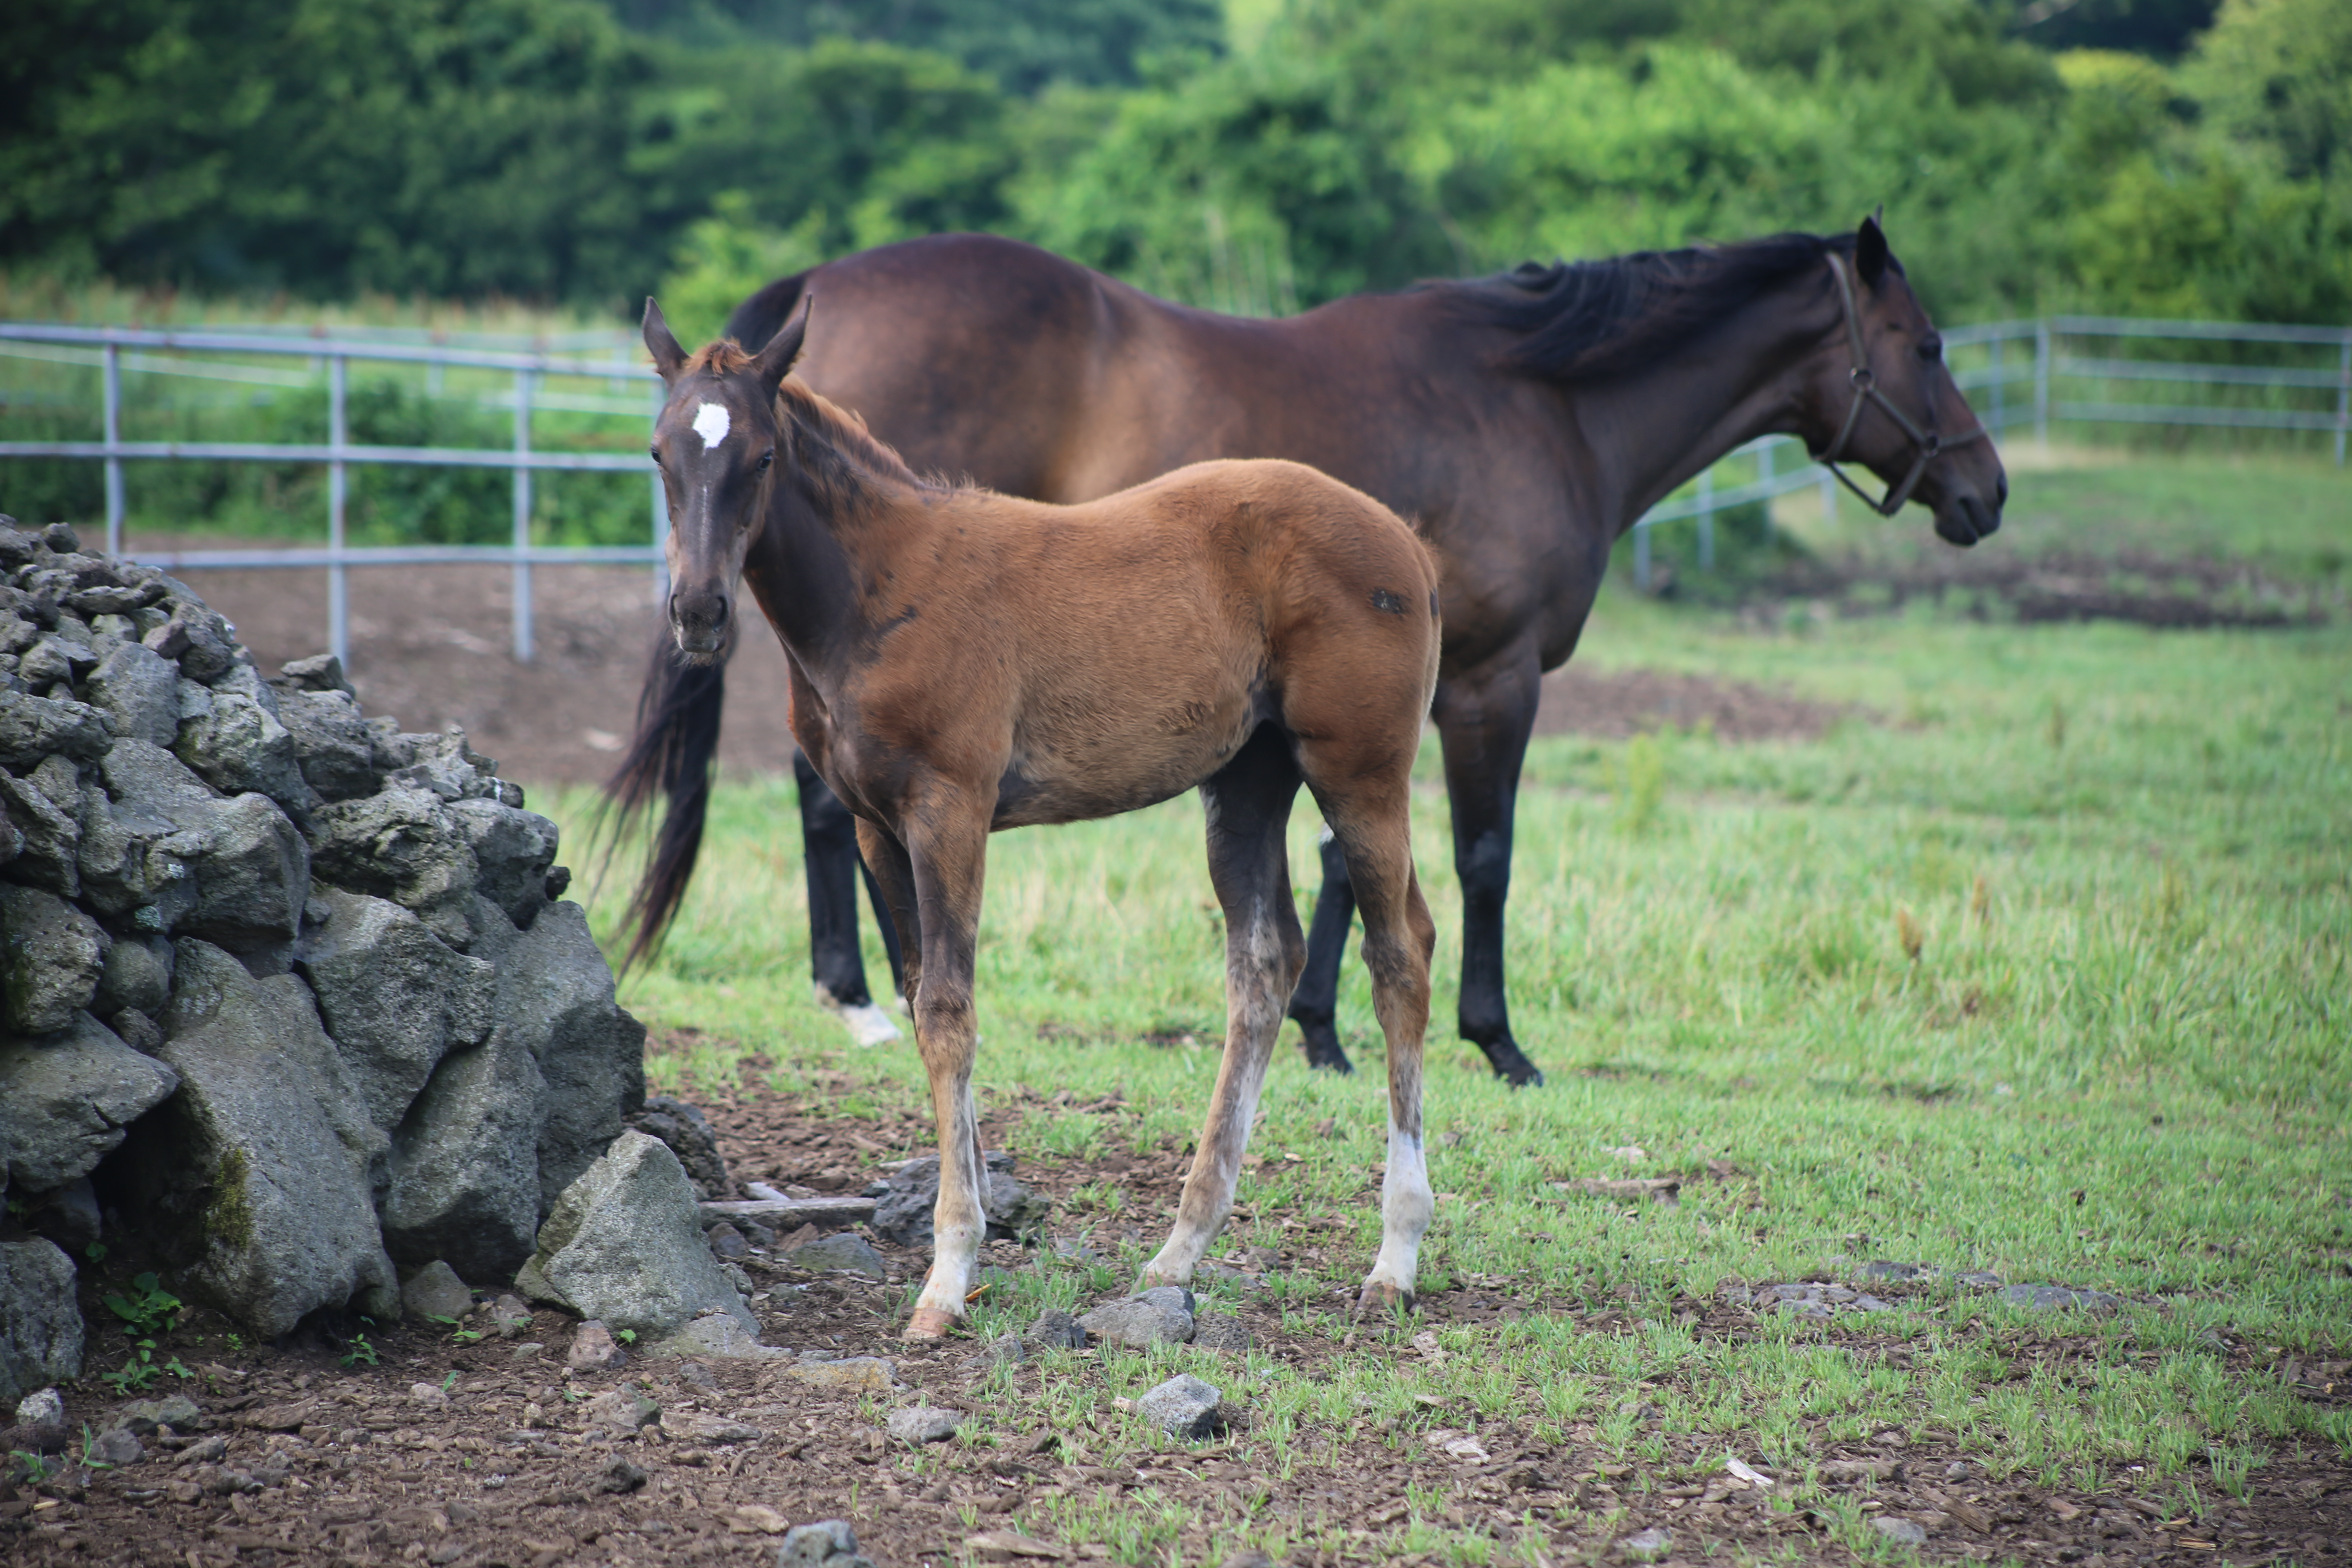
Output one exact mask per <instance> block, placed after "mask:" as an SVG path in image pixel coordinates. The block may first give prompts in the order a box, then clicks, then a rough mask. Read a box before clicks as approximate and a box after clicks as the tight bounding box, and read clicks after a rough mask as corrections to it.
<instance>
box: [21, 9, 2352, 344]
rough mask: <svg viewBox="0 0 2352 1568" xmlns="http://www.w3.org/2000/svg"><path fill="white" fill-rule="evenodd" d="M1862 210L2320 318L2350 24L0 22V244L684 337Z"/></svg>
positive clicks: (1021, 14) (56, 266)
mask: <svg viewBox="0 0 2352 1568" xmlns="http://www.w3.org/2000/svg"><path fill="white" fill-rule="evenodd" d="M2077 13H2080V14H2079V15H2077ZM2208 21H2210V26H2203V27H2201V30H2200V25H2201V24H2204V23H2206V22H2208ZM2045 35H2047V36H2050V37H2054V38H2057V39H2058V40H2060V41H2062V42H2072V43H2076V44H2099V45H2104V46H2107V47H2105V48H2099V49H2094V48H2081V47H2076V48H2071V49H2066V50H2053V49H2050V48H2046V47H2042V45H2041V44H2040V43H2039V42H2037V41H2035V40H2037V39H2039V38H2040V37H2043V36H2045ZM1882 202H1883V203H1885V205H1886V207H1887V210H1888V215H1889V219H1890V223H1891V225H1892V226H1893V230H1894V233H1895V237H1896V240H1897V244H1898V247H1900V248H1901V250H1902V251H1903V253H1904V255H1905V257H1906V259H1907V260H1908V261H1909V262H1910V263H1911V265H1912V267H1913V269H1914V271H1915V273H1916V275H1917V276H1918V277H1919V278H1920V279H1922V280H1923V281H1924V283H1925V284H1926V287H1927V293H1928V296H1929V299H1930V302H1931V303H1932V304H1934V305H1935V306H1936V307H1937V308H1938V309H1939V310H1943V311H1944V312H1945V313H1946V314H1948V315H1973V316H1984V315H1991V314H1997V313H2002V312H2008V311H2014V310H2028V309H2034V308H2049V307H2053V306H2070V305H2071V306H2088V307H2097V308H2112V309H2117V310H2136V311H2154V312H2166V313H2195V314H2204V315H2215V316H2226V317H2237V318H2267V319H2284V320H2295V321H2340V320H2342V319H2344V318H2345V316H2346V314H2347V311H2352V12H2347V10H2346V9H2345V7H2344V6H2343V5H2341V4H2340V0H2226V3H2225V4H2223V5H2221V8H2220V9H2219V11H2218V12H2217V13H2211V14H2210V15H2209V14H2208V13H2207V12H2206V11H2205V10H2204V9H2203V8H2202V7H2201V6H2200V5H2195V4H2191V3H2189V0H2177V3H2164V4H2159V3H2158V0H2145V3H2143V4H2139V5H2127V4H2124V3H2123V0H2105V4H2092V5H2085V6H2078V7H2073V8H2062V9H2060V10H2056V11H2053V10H2052V9H2051V8H2049V7H2029V8H2027V10H2025V11H2023V12H2020V13H2018V14H2016V15H2015V16H2012V15H2011V13H2010V12H2009V11H2008V10H2007V9H2006V8H2004V7H2003V6H2001V5H1994V4H1989V3H1986V0H1916V3H1905V0H1774V3H1772V4H1765V5H1752V4H1744V3H1740V0H1642V3H1636V0H1348V3H1342V0H1228V4H1227V5H1226V7H1225V10H1224V12H1223V15H1219V14H1217V13H1215V12H1213V10H1212V9H1211V8H1210V6H1209V5H1208V4H1207V0H1188V3H1186V4H1183V5H1147V4H1144V3H1143V0H1030V3H1027V4H1014V3H1013V0H895V3H894V4H892V5H875V6H849V5H841V4H838V3H837V0H613V3H612V4H610V5H600V4H597V3H596V0H483V3H481V4H478V5H457V4H455V3H454V0H351V3H336V4H328V3H326V0H280V3H279V4H277V5H266V6H237V5H226V4H225V3H223V0H128V3H127V4H123V5H113V6H106V7H101V6H99V5H95V4H92V3H91V0H59V3H58V4H55V5H47V6H41V7H31V8H24V7H20V8H17V9H16V10H14V11H12V12H11V13H10V14H9V16H8V17H7V19H6V20H5V22H0V263H5V264H7V265H10V266H13V267H16V268H28V267H29V268H44V269H49V270H53V271H64V272H67V273H76V272H78V273H79V274H81V275H85V276H87V275H91V274H100V273H102V274H105V275H108V276H112V277H117V278H122V279H131V280H136V281H142V282H154V283H168V284H173V285H179V286H194V287H196V288H199V289H205V290H208V291H214V292H219V291H251V290H255V289H289V290H292V291H294V292H296V293H298V294H303V295H308V296H314V297H321V298H331V297H339V296H345V297H347V296H349V295H351V294H352V293H354V292H356V291H362V290H376V291H385V292H392V293H399V294H436V295H448V296H462V297H482V296H487V295H494V294H505V295H509V296H520V297H525V298H532V299H541V300H563V301H568V302H571V303H572V304H575V305H583V306H588V307H591V308H595V309H599V310H603V309H617V308H619V307H622V306H623V305H624V304H625V302H626V301H627V300H630V299H633V298H634V297H635V296H636V295H637V294H639V293H640V292H641V291H642V290H644V289H646V288H648V287H651V286H653V285H655V284H656V283H657V282H660V281H661V280H663V279H666V278H669V277H673V276H675V277H677V278H678V279H680V286H681V287H684V288H686V289H688V290H689V291H691V292H693V293H694V294H695V296H696V299H697V301H698V303H697V306H696V307H695V309H694V310H692V311H690V312H689V315H688V321H690V322H691V323H692V324H695V325H698V326H702V327H706V328H707V327H709V326H715V325H716V317H717V316H718V314H719V310H722V309H723V305H722V304H721V303H720V301H722V300H725V299H726V298H727V297H729V296H730V295H731V296H740V293H741V292H742V291H744V290H746V289H749V288H751V287H752V286H755V285H756V284H757V283H759V282H761V281H764V280H765V279H766V278H767V277H769V276H772V275H773V273H774V272H775V271H776V270H779V269H782V268H786V267H789V266H794V265H803V264H805V263H807V262H809V261H813V260H815V259H820V258H823V257H824V256H828V255H833V254H838V253H840V252H842V251H845V250H847V249H851V248H855V247H864V246H869V245H874V244H878V243H882V242H885V241H887V240H890V239H894V238H898V237H903V236H907V235H911V234H919V233H924V232H930V231H935V230H939V229H943V228H956V227H981V228H990V229H994V230H998V231H1000V232H1005V233H1010V234H1014V235H1019V236H1023V237H1030V238H1034V239H1035V240H1037V241H1039V242H1040V243H1043V244H1045V245H1048V246H1051V247H1055V248H1057V249H1060V250H1063V251H1066V252H1067V253H1069V254H1071V255H1073V256H1076V257H1077V258H1080V259H1083V260H1086V261H1087V262H1090V263H1093V264H1095V265H1097V266H1101V267H1105V268H1109V269H1110V270H1113V271H1115V272H1118V273H1119V274H1121V275H1124V276H1127V277H1129V278H1132V279H1135V280H1136V281H1138V282H1140V283H1142V284H1144V285H1145V286H1147V287H1150V288H1153V289H1159V290H1160V291H1163V292H1166V293H1169V294H1172V295H1175V296H1178V297H1180V298H1183V299H1186V300H1197V301H1201V302H1205V303H1213V304H1218V305H1222V306H1225V307H1227V308H1231V309H1237V310H1289V309H1294V308H1297V307H1300V306H1305V305H1311V304H1313V303H1316V302H1317V301H1319V300H1325V299H1328V298H1331V297H1333V296H1335V295H1337V294H1340V293H1344V292H1347V291H1349V290H1352V289H1363V288H1376V287H1384V286H1394V285H1397V284H1401V283H1403V282H1405V281H1408V280H1410V279H1412V278H1415V277H1418V276H1424V275H1428V274H1432V273H1443V272H1459V271H1465V270H1473V269H1486V268H1497V267H1501V266H1505V265H1508V264H1509V263H1511V262H1514V261H1516V260H1518V259H1520V258H1523V257H1526V256H1528V255H1536V256H1539V257H1542V256H1550V255H1554V254H1558V255H1589V254H1595V253H1605V252H1611V251H1616V250H1622V249H1627V248H1633V247H1649V246H1660V245H1675V244H1682V243H1686V242H1689V241H1692V240H1695V239H1703V238H1733V237H1739V236H1742V235H1746V234H1750V233H1755V232H1759V231H1765V230H1771V229H1778V228H1785V227H1811V228H1827V227H1832V226H1845V225H1847V224H1850V223H1851V222H1852V221H1853V219H1854V217H1855V216H1857V215H1858V214H1859V213H1861V212H1863V211H1866V210H1868V209H1869V208H1871V207H1873V206H1874V205H1878V204H1880V203H1882ZM697 317H699V318H700V319H699V320H697V319H696V318H697Z"/></svg>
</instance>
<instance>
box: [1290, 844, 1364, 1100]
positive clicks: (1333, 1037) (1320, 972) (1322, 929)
mask: <svg viewBox="0 0 2352 1568" xmlns="http://www.w3.org/2000/svg"><path fill="white" fill-rule="evenodd" d="M1322 850H1323V890H1322V891H1321V892H1320V893H1318V894H1317V895H1316V899H1315V923H1314V925H1313V926H1312V927H1311V928H1309V930H1308V931H1307V972H1306V973H1305V974H1304V975H1302V976H1301V977H1300V979H1299V982H1298V989H1297V992H1296V993H1295V994H1292V996H1291V998H1290V1016H1292V1017H1293V1018H1295V1019H1297V1021H1298V1032H1299V1034H1300V1035H1301V1036H1302V1037H1304V1038H1303V1040H1302V1042H1301V1043H1302V1044H1304V1045H1305V1047H1307V1066H1308V1067H1310V1068H1330V1069H1331V1070H1332V1071H1333V1072H1342V1073H1351V1072H1354V1071H1355V1070H1356V1067H1355V1064H1354V1063H1353V1062H1350V1061H1349V1059H1348V1053H1347V1052H1346V1051H1345V1050H1344V1049H1342V1048H1341V1047H1340V1045H1339V1017H1338V1014H1339V965H1340V964H1341V963H1342V962H1344V961H1345V960H1346V958H1347V956H1348V932H1349V929H1350V928H1351V927H1353V926H1354V924H1355V921H1356V890H1355V889H1354V888H1353V887H1351V886H1349V882H1348V857H1347V856H1346V854H1345V853H1343V852H1342V851H1341V850H1340V847H1339V840H1338V839H1336V838H1334V837H1331V835H1330V834H1329V833H1328V831H1327V832H1326V833H1325V834H1324V835H1323V842H1322Z"/></svg>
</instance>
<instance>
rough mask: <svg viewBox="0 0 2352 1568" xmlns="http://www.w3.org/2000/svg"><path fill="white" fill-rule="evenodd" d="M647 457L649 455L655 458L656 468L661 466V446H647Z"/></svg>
mask: <svg viewBox="0 0 2352 1568" xmlns="http://www.w3.org/2000/svg"><path fill="white" fill-rule="evenodd" d="M646 457H648V458H652V459H653V460H654V467H655V468H660V467H661V448H660V447H646Z"/></svg>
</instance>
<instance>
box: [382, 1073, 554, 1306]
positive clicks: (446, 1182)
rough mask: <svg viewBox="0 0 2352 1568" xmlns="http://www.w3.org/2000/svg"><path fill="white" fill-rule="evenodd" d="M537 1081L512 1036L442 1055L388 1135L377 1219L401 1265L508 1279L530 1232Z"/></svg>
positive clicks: (536, 1202)
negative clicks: (446, 1266)
mask: <svg viewBox="0 0 2352 1568" xmlns="http://www.w3.org/2000/svg"><path fill="white" fill-rule="evenodd" d="M546 1095H547V1084H546V1080H545V1079H542V1078H541V1075H540V1070H539V1062H538V1059H537V1058H534V1057H533V1056H532V1055H531V1052H530V1045H529V1044H528V1043H527V1042H526V1041H525V1040H523V1039H522V1038H521V1037H520V1036H519V1035H518V1034H517V1032H516V1031H514V1030H512V1029H504V1030H500V1031H499V1032H497V1033H495V1034H493V1035H492V1036H491V1037H490V1038H489V1039H488V1041H486V1042H485V1043H483V1044H481V1045H478V1046H467V1047H458V1048H457V1049H453V1050H451V1051H450V1052H449V1053H448V1054H447V1055H446V1056H445V1057H443V1058H441V1063H440V1065H439V1066H438V1067H436V1068H434V1069H433V1077H432V1079H431V1081H430V1082H428V1083H426V1085H425V1091H424V1093H422V1094H420V1095H418V1096H417V1097H416V1100H415V1104H414V1105H413V1106H412V1107H411V1108H410V1110H409V1113H408V1116H407V1119H406V1120H405V1121H403V1122H402V1123H401V1125H400V1126H399V1128H398V1129H397V1130H395V1131H394V1133H393V1147H392V1165H391V1180H390V1182H389V1184H387V1185H386V1187H385V1189H384V1194H383V1203H382V1205H381V1206H380V1209H379V1213H380V1215H381V1216H382V1219H383V1244H384V1247H385V1249H386V1250H387V1251H388V1252H390V1253H391V1254H392V1256H393V1257H394V1258H398V1259H400V1260H401V1261H403V1262H408V1263H415V1262H422V1261H425V1260H427V1259H430V1258H446V1259H447V1260H448V1261H449V1263H450V1264H451V1266H452V1267H454V1268H457V1269H458V1270H459V1271H460V1272H461V1273H463V1274H465V1275H466V1276H467V1278H469V1279H512V1278H513V1277H514V1271H515V1270H516V1269H517V1268H520V1267H521V1266H522V1264H523V1262H524V1260H525V1259H527V1258H530V1253H531V1246H532V1240H533V1238H534V1237H536V1236H537V1234H538V1232H539V1220H540V1214H541V1207H540V1187H539V1147H538V1140H539V1129H540V1123H541V1119H542V1110H541V1106H542V1102H543V1101H544V1100H545V1099H546Z"/></svg>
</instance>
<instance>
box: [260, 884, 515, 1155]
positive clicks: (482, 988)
mask: <svg viewBox="0 0 2352 1568" xmlns="http://www.w3.org/2000/svg"><path fill="white" fill-rule="evenodd" d="M309 908H310V914H311V916H312V918H313V919H314V920H316V921H317V922H318V923H317V924H316V925H315V926H314V927H313V929H312V930H311V931H310V934H309V935H308V936H307V938H306V940H305V941H304V943H303V949H302V954H301V956H300V958H299V959H298V960H297V965H298V967H299V970H300V972H301V974H302V977H303V978H304V979H306V980H308V981H309V982H310V989H311V990H312V991H313V992H315V993H317V994H318V998H319V1012H320V1016H321V1017H323V1018H324V1019H325V1020H326V1025H327V1032H328V1033H329V1034H330V1035H331V1036H332V1037H334V1041H335V1045H336V1047H337V1048H338V1049H339V1050H340V1051H341V1053H342V1057H343V1061H344V1063H345V1065H346V1066H348V1067H349V1068H351V1073H352V1079H354V1080H355V1081H356V1082H357V1083H358V1084H359V1087H360V1092H361V1094H362V1095H363V1096H364V1097H365V1099H366V1101H367V1110H368V1116H369V1118H370V1120H372V1121H374V1123H375V1124H376V1125H377V1126H378V1127H381V1128H383V1130H384V1131H387V1132H388V1131H392V1130H393V1129H394V1128H395V1127H397V1126H399V1125H400V1122H401V1119H402V1118H403V1117H404V1116H406V1115H407V1114H408V1108H409V1106H410V1104H411V1103H412V1102H414V1101H415V1099H416V1096H417V1093H418V1091H419V1090H421V1089H424V1087H425V1080H426V1079H429V1078H430V1077H431V1076H432V1074H433V1069H434V1068H435V1067H436V1066H437V1065H439V1063H440V1060H441V1058H442V1055H443V1053H444V1052H446V1050H447V1049H448V1048H449V1047H450V1046H451V1045H452V1044H456V1045H461V1046H472V1045H479V1044H480V1043H481V1042H482V1041H483V1040H484V1039H485V1038H486V1037H488V1034H489V1032H490V1021H491V1015H492V1008H493V1005H494V1004H495V1002H496V1000H497V988H498V972H497V970H496V969H494V968H493V967H492V966H491V965H490V964H488V963H484V962H483V961H482V960H480V959H478V958H468V957H467V956H466V955H464V954H463V953H459V952H454V951H452V950H451V949H450V948H449V946H448V945H447V944H446V943H445V942H442V941H441V939H440V938H439V937H436V936H435V935H434V934H433V933H432V932H431V931H427V930H426V929H425V922H424V921H420V920H418V919H417V918H416V917H415V915H414V914H411V913H410V912H409V911H408V910H404V909H403V908H401V907H400V906H399V905H398V904H395V903H394V902H392V901H391V900H387V899H376V898H370V897H369V896H367V895H366V894H364V893H345V892H339V891H337V890H335V889H331V888H328V889H320V892H319V894H318V896H317V897H315V898H313V899H312V900H310V906H309Z"/></svg>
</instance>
